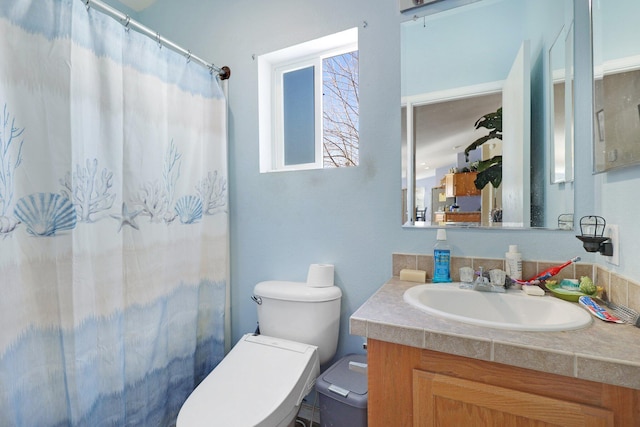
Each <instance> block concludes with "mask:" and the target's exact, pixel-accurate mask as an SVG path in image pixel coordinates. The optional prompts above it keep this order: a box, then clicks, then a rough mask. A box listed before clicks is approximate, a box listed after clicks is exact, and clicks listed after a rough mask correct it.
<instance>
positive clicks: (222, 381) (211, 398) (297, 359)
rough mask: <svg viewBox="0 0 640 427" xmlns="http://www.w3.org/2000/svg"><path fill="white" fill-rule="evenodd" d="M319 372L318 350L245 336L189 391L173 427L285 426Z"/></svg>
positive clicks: (263, 336)
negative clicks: (191, 391) (189, 393)
mask: <svg viewBox="0 0 640 427" xmlns="http://www.w3.org/2000/svg"><path fill="white" fill-rule="evenodd" d="M319 373H320V365H319V361H318V352H317V347H315V346H313V345H309V344H302V343H298V342H294V341H288V340H283V339H280V338H273V337H268V336H265V335H253V334H246V335H244V336H243V337H242V339H240V341H239V342H238V343H237V344H236V345H235V346H234V347H233V349H232V350H231V351H230V352H229V354H228V355H227V356H226V357H225V358H224V359H223V360H222V362H220V364H219V365H218V366H217V367H216V368H215V369H214V370H213V371H212V372H211V373H210V374H209V375H208V376H207V377H206V378H205V379H204V380H203V381H202V383H200V385H198V387H196V389H195V390H194V391H193V393H191V395H190V396H189V398H188V399H187V401H186V402H185V403H184V405H183V406H182V408H181V409H180V413H179V414H178V420H177V423H176V427H200V426H202V427H205V426H206V427H210V426H238V427H242V426H247V427H248V426H264V427H275V426H286V425H287V424H289V422H290V421H291V420H292V419H293V417H295V414H296V413H297V410H298V408H297V407H298V406H299V405H300V402H301V401H302V398H303V397H304V396H306V395H307V394H308V393H309V392H311V390H312V389H313V386H314V384H315V380H316V377H317V376H318V375H319Z"/></svg>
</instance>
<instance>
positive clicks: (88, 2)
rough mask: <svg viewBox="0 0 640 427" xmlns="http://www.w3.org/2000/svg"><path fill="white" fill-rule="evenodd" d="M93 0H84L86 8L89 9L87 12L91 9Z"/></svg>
mask: <svg viewBox="0 0 640 427" xmlns="http://www.w3.org/2000/svg"><path fill="white" fill-rule="evenodd" d="M90 3H91V0H84V6H85V7H86V8H87V10H89V8H90V7H91V4H90Z"/></svg>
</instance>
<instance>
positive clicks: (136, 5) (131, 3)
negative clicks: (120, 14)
mask: <svg viewBox="0 0 640 427" xmlns="http://www.w3.org/2000/svg"><path fill="white" fill-rule="evenodd" d="M118 1H119V2H120V3H122V4H124V5H125V6H127V7H129V8H131V9H133V10H135V11H136V12H140V11H142V10H144V9H146V8H148V7H149V6H151V5H152V4H153V3H155V2H156V1H157V0H118Z"/></svg>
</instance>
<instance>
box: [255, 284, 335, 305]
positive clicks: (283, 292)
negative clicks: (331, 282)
mask: <svg viewBox="0 0 640 427" xmlns="http://www.w3.org/2000/svg"><path fill="white" fill-rule="evenodd" d="M253 293H254V295H256V296H258V297H263V298H273V299H279V300H287V301H302V302H320V301H331V300H336V299H339V298H340V297H341V296H342V291H341V290H340V288H339V287H337V286H327V287H324V288H314V287H311V286H309V285H307V284H306V283H305V282H285V281H282V280H268V281H266V282H260V283H258V284H257V285H256V286H255V288H254V289H253Z"/></svg>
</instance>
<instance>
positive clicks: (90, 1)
mask: <svg viewBox="0 0 640 427" xmlns="http://www.w3.org/2000/svg"><path fill="white" fill-rule="evenodd" d="M82 1H83V3H84V4H85V6H86V7H87V10H88V9H89V8H91V7H93V8H94V9H96V10H98V11H100V12H102V13H105V14H107V15H109V16H111V17H112V18H114V19H117V20H118V21H120V24H122V25H123V26H124V27H125V28H126V29H129V28H133V29H134V30H136V31H137V32H139V33H141V34H144V35H145V36H147V37H149V38H150V39H154V40H155V41H157V42H158V44H159V45H162V46H166V47H168V48H169V49H171V50H173V51H175V52H178V53H179V54H181V55H183V56H184V57H185V58H187V61H195V62H197V63H198V64H200V65H203V66H205V67H207V68H208V69H209V72H210V73H211V74H213V73H214V72H215V73H218V76H220V80H227V79H228V78H229V77H231V69H230V68H229V67H227V66H224V67H222V68H220V67H216V66H215V65H213V64H212V63H209V62H206V61H205V60H204V59H202V58H200V57H199V56H196V55H193V54H192V53H191V51H190V50H186V49H184V48H182V47H180V46H178V45H177V44H175V43H173V42H172V41H170V40H167V39H166V38H164V37H162V36H161V35H160V33H158V32H154V31H153V30H151V29H150V28H149V27H146V26H144V25H142V24H141V23H140V22H138V21H136V20H134V19H131V17H130V16H129V15H127V14H125V13H122V12H120V11H119V10H118V9H115V8H113V7H111V6H109V5H108V4H106V3H103V2H102V1H100V0H82Z"/></svg>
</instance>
